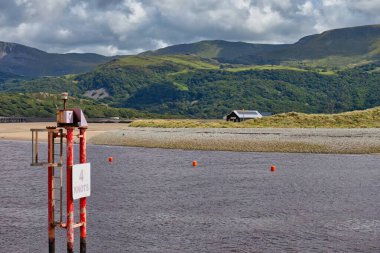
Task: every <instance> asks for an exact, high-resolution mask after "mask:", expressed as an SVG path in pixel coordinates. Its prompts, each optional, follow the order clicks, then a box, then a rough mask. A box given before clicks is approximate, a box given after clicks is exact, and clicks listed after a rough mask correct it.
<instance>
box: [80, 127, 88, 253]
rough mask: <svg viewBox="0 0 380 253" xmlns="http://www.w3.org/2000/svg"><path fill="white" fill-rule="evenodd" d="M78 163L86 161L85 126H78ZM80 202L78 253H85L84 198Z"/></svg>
mask: <svg viewBox="0 0 380 253" xmlns="http://www.w3.org/2000/svg"><path fill="white" fill-rule="evenodd" d="M79 136H80V140H79V163H86V161H87V154H86V128H84V127H83V128H82V127H81V128H79ZM79 202H80V223H82V226H81V227H80V253H86V237H87V231H86V228H87V224H86V222H87V221H86V198H81V199H80V200H79Z"/></svg>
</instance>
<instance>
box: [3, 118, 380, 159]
mask: <svg viewBox="0 0 380 253" xmlns="http://www.w3.org/2000/svg"><path fill="white" fill-rule="evenodd" d="M49 124H50V125H51V122H50V123H46V122H41V123H19V124H11V123H3V124H0V140H20V141H31V132H30V128H45V127H46V126H48V125H49ZM41 137H42V138H41V139H40V141H46V136H45V135H43V136H41ZM87 140H88V143H91V144H95V145H112V146H131V147H145V148H166V149H184V150H212V151H235V152H281V153H320V154H377V153H380V128H345V129H342V128H146V127H142V128H136V127H128V124H124V123H110V124H105V123H92V124H90V127H89V129H88V130H87Z"/></svg>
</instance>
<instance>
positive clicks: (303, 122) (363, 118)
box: [130, 107, 380, 128]
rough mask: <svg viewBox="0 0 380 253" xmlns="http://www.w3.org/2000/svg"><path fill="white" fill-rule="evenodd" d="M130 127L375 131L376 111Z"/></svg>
mask: <svg viewBox="0 0 380 253" xmlns="http://www.w3.org/2000/svg"><path fill="white" fill-rule="evenodd" d="M130 126H131V127H157V128H268V127H270V128H379V127H380V107H375V108H372V109H368V110H363V111H353V112H345V113H339V114H304V113H296V112H290V113H284V114H278V115H274V116H270V117H264V118H261V119H256V120H247V121H244V122H239V123H235V122H226V121H224V120H208V121H205V120H190V119H187V120H136V121H134V122H133V123H132V124H131V125H130Z"/></svg>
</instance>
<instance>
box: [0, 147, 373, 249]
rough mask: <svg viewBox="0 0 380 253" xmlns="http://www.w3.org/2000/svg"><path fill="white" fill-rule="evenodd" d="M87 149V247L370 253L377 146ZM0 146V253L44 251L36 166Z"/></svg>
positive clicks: (41, 178)
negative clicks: (326, 151)
mask: <svg viewBox="0 0 380 253" xmlns="http://www.w3.org/2000/svg"><path fill="white" fill-rule="evenodd" d="M76 148H77V147H76ZM40 149H41V150H44V149H45V150H46V145H45V144H43V145H41V147H40ZM87 150H88V151H87V152H88V155H87V156H88V161H89V162H91V167H92V168H91V169H92V175H91V181H92V185H91V188H92V192H91V196H90V197H89V198H88V199H87V203H88V207H87V210H88V213H87V215H88V225H87V233H88V238H87V244H88V248H87V251H88V252H366V253H367V252H380V156H379V155H323V154H280V153H239V152H220V151H219V152H209V151H183V150H164V149H145V148H131V147H108V146H94V145H88V147H87ZM0 155H1V157H0V252H48V247H47V246H48V244H47V170H46V168H41V167H30V166H29V164H30V162H31V161H30V160H31V143H30V142H16V141H1V142H0ZM109 156H112V157H113V163H112V164H110V163H109V162H108V160H107V158H108V157H109ZM76 160H77V158H76ZM193 160H197V161H198V167H192V161H193ZM272 164H274V165H276V167H277V170H276V172H270V169H269V168H270V166H271V165H272ZM78 205H79V203H78V202H76V203H75V211H76V216H75V219H76V221H77V220H78V210H79V207H78ZM56 234H57V235H56V252H66V237H65V230H63V229H57V232H56ZM75 240H76V245H75V252H79V245H78V241H79V233H78V229H76V234H75Z"/></svg>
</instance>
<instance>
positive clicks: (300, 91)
mask: <svg viewBox="0 0 380 253" xmlns="http://www.w3.org/2000/svg"><path fill="white" fill-rule="evenodd" d="M377 68H378V66H377V65H376V64H370V65H364V66H360V67H356V68H352V69H349V70H345V71H338V72H333V71H327V72H326V71H324V72H320V70H319V69H315V70H305V69H300V68H297V67H289V66H276V65H250V66H247V65H233V64H220V63H218V62H216V61H215V60H210V59H205V58H201V57H197V56H188V55H178V56H127V57H122V58H120V59H115V60H113V61H111V62H109V63H107V64H104V65H102V66H100V67H98V68H96V69H95V70H94V71H91V72H88V73H86V74H82V75H69V76H63V77H45V78H39V79H35V80H24V81H6V82H4V83H3V84H0V91H1V90H2V91H4V92H50V93H54V92H62V91H69V92H70V94H73V95H75V96H77V97H80V98H84V97H85V94H89V93H93V92H95V93H96V92H97V91H98V90H102V91H104V92H106V93H107V96H105V97H103V98H102V99H98V100H96V103H104V104H108V105H109V106H112V107H119V108H134V109H138V110H143V111H148V112H151V113H157V114H172V115H183V116H186V117H195V118H221V117H223V116H224V115H225V114H227V113H228V112H230V111H231V110H233V109H257V110H259V111H264V112H272V113H283V112H289V111H298V112H306V113H335V112H343V111H351V110H355V109H365V108H370V107H374V106H377V105H380V92H379V91H380V86H379V80H380V72H379V71H376V69H377Z"/></svg>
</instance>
